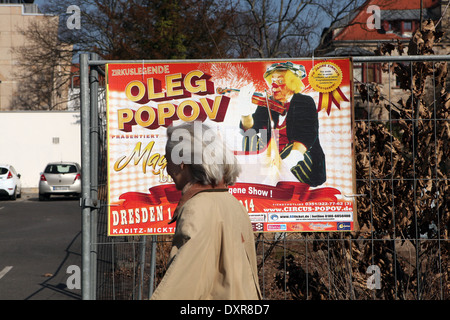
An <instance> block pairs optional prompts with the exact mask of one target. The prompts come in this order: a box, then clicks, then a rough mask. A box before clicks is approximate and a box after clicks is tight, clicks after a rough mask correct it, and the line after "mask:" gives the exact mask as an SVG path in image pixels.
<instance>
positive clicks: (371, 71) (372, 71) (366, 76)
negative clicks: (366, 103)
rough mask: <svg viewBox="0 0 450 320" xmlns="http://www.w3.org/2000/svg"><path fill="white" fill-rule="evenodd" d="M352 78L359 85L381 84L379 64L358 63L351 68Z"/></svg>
mask: <svg viewBox="0 0 450 320" xmlns="http://www.w3.org/2000/svg"><path fill="white" fill-rule="evenodd" d="M353 76H354V79H355V80H356V81H357V82H361V83H370V82H375V83H381V64H380V63H358V64H356V63H355V64H354V66H353Z"/></svg>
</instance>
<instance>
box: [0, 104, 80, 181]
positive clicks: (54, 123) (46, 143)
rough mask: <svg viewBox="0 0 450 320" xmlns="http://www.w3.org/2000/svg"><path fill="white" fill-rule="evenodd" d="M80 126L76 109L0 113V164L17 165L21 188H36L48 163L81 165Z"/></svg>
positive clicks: (78, 113)
mask: <svg viewBox="0 0 450 320" xmlns="http://www.w3.org/2000/svg"><path fill="white" fill-rule="evenodd" d="M80 125H81V124H80V112H79V111H77V112H68V111H11V112H0V164H5V163H7V164H11V165H13V166H14V167H15V168H16V170H17V172H18V173H20V174H21V175H22V178H21V180H22V187H23V188H37V187H38V183H39V177H40V176H39V174H40V173H41V172H42V171H43V170H44V168H45V165H46V164H47V163H48V162H51V161H75V162H78V163H80V164H81V142H80V141H81V133H80V132H81V131H80ZM54 138H59V143H57V144H55V143H54V141H53V140H54Z"/></svg>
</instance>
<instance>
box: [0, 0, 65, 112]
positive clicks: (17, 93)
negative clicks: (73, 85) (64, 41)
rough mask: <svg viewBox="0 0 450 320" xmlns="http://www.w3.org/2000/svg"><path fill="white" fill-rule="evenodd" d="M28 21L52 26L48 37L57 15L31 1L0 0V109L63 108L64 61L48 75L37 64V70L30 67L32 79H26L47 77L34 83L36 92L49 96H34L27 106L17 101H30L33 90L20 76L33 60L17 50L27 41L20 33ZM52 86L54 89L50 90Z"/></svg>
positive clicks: (27, 70) (57, 23)
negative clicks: (36, 83) (37, 97)
mask: <svg viewBox="0 0 450 320" xmlns="http://www.w3.org/2000/svg"><path fill="white" fill-rule="evenodd" d="M30 25H35V26H39V25H41V26H43V28H44V27H45V28H53V29H54V30H55V32H54V33H52V34H49V37H50V36H55V35H57V34H58V33H57V30H58V26H59V17H58V16H51V15H45V14H42V13H40V11H39V8H38V6H37V5H36V4H34V3H33V1H8V0H3V1H0V111H8V110H65V109H67V102H66V101H67V95H68V89H69V88H68V85H67V86H66V85H60V84H61V83H65V82H68V81H66V79H63V78H64V77H67V75H66V74H67V72H64V71H65V70H63V69H66V68H67V66H65V65H66V64H65V63H61V65H59V66H56V67H55V68H53V71H52V72H51V73H52V74H50V75H48V73H49V72H48V71H45V72H46V73H47V75H43V74H42V75H41V74H39V72H42V73H43V70H42V68H41V67H36V69H37V70H33V72H34V74H35V79H32V78H28V79H29V80H30V81H36V79H43V78H51V79H52V80H51V82H50V84H48V81H47V84H42V87H41V88H39V87H37V88H36V86H35V87H34V88H35V91H36V92H43V91H48V92H49V94H48V96H49V97H48V99H41V100H43V101H40V100H39V99H36V101H37V102H36V103H34V104H33V105H32V106H31V107H30V106H29V105H27V106H25V104H23V105H22V104H21V101H30V99H32V95H33V94H34V92H32V89H30V86H27V85H29V84H31V82H28V83H27V81H26V79H24V77H23V75H27V72H29V71H30V70H31V69H32V68H33V66H32V64H33V61H29V60H28V59H24V58H23V56H21V55H20V54H19V53H18V52H17V50H18V49H20V48H26V46H28V45H29V44H30V41H29V39H27V36H26V35H25V33H24V31H25V30H27V28H28V27H29V26H30ZM32 50H39V49H36V44H35V45H34V48H33V49H32ZM44 50H45V49H44ZM24 60H26V61H24ZM30 65H31V67H30ZM68 67H69V68H70V66H68ZM30 74H31V73H30ZM56 87H58V90H54V88H56ZM40 89H41V90H40Z"/></svg>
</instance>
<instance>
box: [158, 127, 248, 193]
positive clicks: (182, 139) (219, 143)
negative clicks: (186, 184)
mask: <svg viewBox="0 0 450 320" xmlns="http://www.w3.org/2000/svg"><path fill="white" fill-rule="evenodd" d="M167 154H168V155H170V158H171V160H172V162H173V163H174V164H178V165H179V164H181V163H182V162H183V163H184V164H189V165H190V166H191V171H192V174H193V176H194V180H195V181H193V182H199V183H202V184H205V185H208V184H210V185H213V186H214V185H218V184H219V183H221V182H223V183H224V184H225V185H233V184H234V183H235V182H236V180H237V178H238V176H239V174H240V173H241V167H240V165H239V164H238V162H237V159H236V156H235V155H234V153H233V152H232V151H231V150H230V149H229V148H228V147H227V146H226V144H225V143H224V141H223V140H222V138H221V137H220V135H219V134H217V132H216V131H215V130H213V129H211V128H210V127H209V126H208V125H206V124H204V123H202V122H200V121H193V122H184V123H182V124H181V125H178V126H170V127H168V128H167V143H166V155H167Z"/></svg>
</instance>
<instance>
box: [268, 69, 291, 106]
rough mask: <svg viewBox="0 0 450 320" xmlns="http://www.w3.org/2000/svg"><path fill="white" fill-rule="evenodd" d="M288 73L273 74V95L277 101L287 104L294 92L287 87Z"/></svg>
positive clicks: (278, 72) (276, 72)
mask: <svg viewBox="0 0 450 320" xmlns="http://www.w3.org/2000/svg"><path fill="white" fill-rule="evenodd" d="M285 75H286V71H275V72H274V73H273V74H272V94H273V97H274V99H275V100H278V101H281V102H286V101H287V100H288V99H290V97H291V95H292V94H293V92H292V91H291V90H290V89H289V88H288V87H287V86H286V80H285V78H284V77H285Z"/></svg>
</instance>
